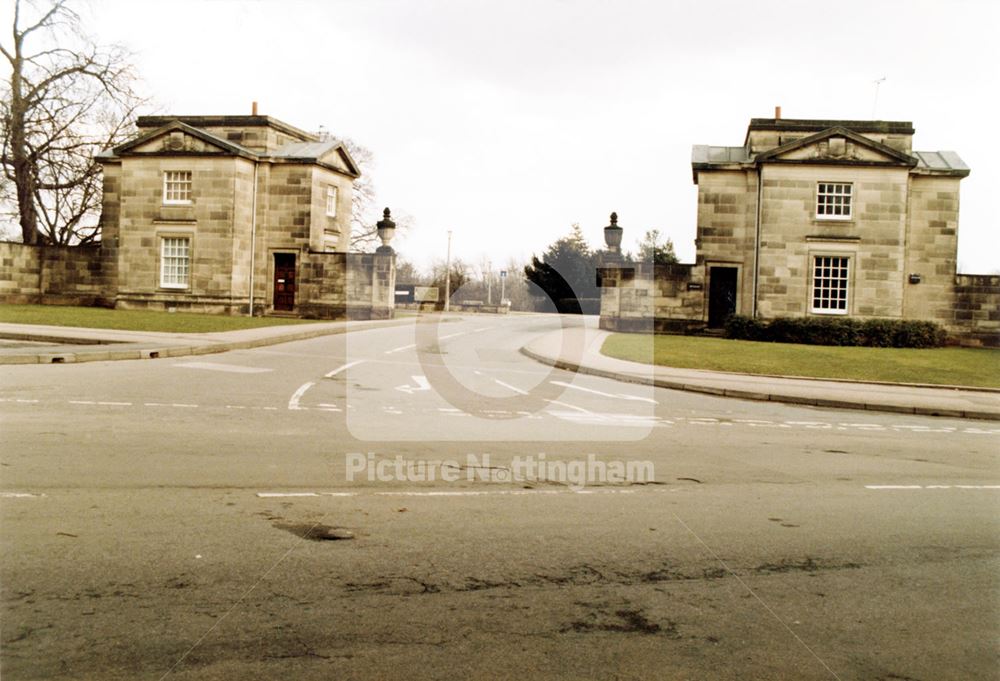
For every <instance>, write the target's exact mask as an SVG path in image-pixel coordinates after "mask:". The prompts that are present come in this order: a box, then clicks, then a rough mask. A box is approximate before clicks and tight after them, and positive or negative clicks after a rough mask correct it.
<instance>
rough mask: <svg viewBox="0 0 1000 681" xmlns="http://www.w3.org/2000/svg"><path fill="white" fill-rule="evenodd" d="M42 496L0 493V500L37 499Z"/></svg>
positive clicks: (24, 493)
mask: <svg viewBox="0 0 1000 681" xmlns="http://www.w3.org/2000/svg"><path fill="white" fill-rule="evenodd" d="M44 496H45V495H44V494H29V493H28V492H0V499H37V498H39V497H44Z"/></svg>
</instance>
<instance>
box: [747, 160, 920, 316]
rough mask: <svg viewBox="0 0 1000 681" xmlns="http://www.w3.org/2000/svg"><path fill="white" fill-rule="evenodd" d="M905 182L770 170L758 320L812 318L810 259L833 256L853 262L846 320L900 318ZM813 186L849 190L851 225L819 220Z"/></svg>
mask: <svg viewBox="0 0 1000 681" xmlns="http://www.w3.org/2000/svg"><path fill="white" fill-rule="evenodd" d="M907 178H908V170H907V169H906V168H856V167H830V168H825V169H824V170H823V171H822V174H821V175H818V174H817V171H816V169H815V168H812V167H809V166H794V165H790V166H778V167H769V168H767V169H766V170H765V172H764V181H763V190H762V197H761V234H760V269H759V272H758V277H759V279H758V285H757V286H758V288H757V293H758V299H757V310H758V315H759V316H761V317H764V318H771V317H801V316H805V315H809V314H812V311H811V308H812V306H811V297H810V288H811V286H812V262H813V258H814V257H816V256H823V255H831V256H846V257H849V258H850V259H851V265H850V268H851V272H850V275H849V276H850V284H849V296H850V297H849V299H848V314H849V315H850V316H852V317H883V318H899V317H902V316H903V285H904V284H903V282H904V274H905V273H904V265H905V259H904V244H905V234H906V213H905V208H906V201H907V186H908V180H907ZM817 181H830V182H850V183H852V184H853V186H854V197H853V210H852V213H853V214H852V216H851V219H850V220H823V219H817V216H816V214H815V213H816V184H817ZM743 297H744V298H749V297H750V296H743ZM742 309H743V306H741V310H742ZM744 314H746V313H744Z"/></svg>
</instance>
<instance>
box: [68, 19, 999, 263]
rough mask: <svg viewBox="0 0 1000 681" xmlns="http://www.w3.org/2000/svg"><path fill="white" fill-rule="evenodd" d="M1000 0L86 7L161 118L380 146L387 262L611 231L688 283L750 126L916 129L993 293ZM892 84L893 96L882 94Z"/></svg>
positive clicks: (513, 253) (597, 236)
mask: <svg viewBox="0 0 1000 681" xmlns="http://www.w3.org/2000/svg"><path fill="white" fill-rule="evenodd" d="M998 6H1000V2H995V1H989V2H986V1H984V2H961V1H958V2H956V1H954V0H951V1H947V2H946V1H943V0H935V1H934V2H905V1H903V0H900V1H898V2H890V1H878V0H866V1H864V2H851V1H849V0H841V1H840V2H836V3H832V4H831V3H807V2H767V1H761V0H756V1H754V2H745V1H741V2H696V3H695V2H692V3H682V2H667V1H664V0H659V1H648V2H647V1H629V0H619V1H618V2H596V1H590V0H584V1H578V0H531V1H522V0H502V1H501V0H493V1H484V2H473V1H460V0H409V1H406V2H403V1H389V0H384V1H383V0H340V1H332V0H326V1H319V0H316V1H301V2H290V1H288V0H280V1H279V0H258V1H256V2H249V1H241V2H230V1H222V0H209V1H199V2H194V1H187V2H185V1H179V0H172V1H171V2H155V1H153V0H146V1H139V0H123V1H119V0H93V2H92V5H91V6H90V8H89V9H86V10H85V11H84V12H83V16H84V21H85V22H86V23H87V24H88V26H89V27H90V28H91V30H92V31H93V32H94V33H95V34H96V36H97V37H98V38H99V39H100V40H102V41H107V42H121V43H124V44H126V45H127V46H129V47H130V48H131V49H132V50H134V52H135V54H136V67H137V69H138V71H139V72H140V74H141V75H142V77H143V80H144V85H145V88H146V91H147V92H148V93H149V94H150V95H152V96H153V97H154V98H155V99H156V100H157V103H158V105H159V109H160V112H161V113H177V114H249V113H250V106H251V102H252V101H253V100H256V101H258V102H259V103H260V104H259V106H260V112H261V113H263V114H268V115H271V116H274V117H277V118H279V119H281V120H284V121H286V122H288V123H290V124H292V125H295V126H298V127H300V128H304V129H306V130H317V129H318V128H319V126H321V125H322V126H324V127H325V128H326V129H328V130H329V131H330V132H331V133H332V134H333V135H335V136H346V137H351V138H353V139H354V140H356V141H357V142H359V143H361V144H363V145H365V146H367V147H369V148H370V149H371V150H372V152H373V153H374V155H375V159H376V162H377V165H376V167H375V168H374V171H373V177H374V181H375V184H376V188H377V191H378V195H379V203H380V204H384V205H388V206H390V207H391V208H392V209H393V212H394V214H408V215H410V216H412V217H413V220H414V228H413V229H412V231H411V232H410V234H408V235H407V236H406V237H405V238H403V239H400V240H398V242H397V243H394V245H395V246H396V247H397V250H398V251H400V253H401V254H402V255H403V256H404V257H406V258H408V259H410V260H412V261H413V262H415V263H417V264H418V265H420V266H426V265H427V264H429V263H430V261H431V260H432V259H435V258H441V259H443V257H444V252H445V247H446V240H447V236H446V234H447V230H453V231H454V241H453V253H454V254H456V255H457V256H460V257H462V258H464V259H466V260H467V261H469V262H472V263H478V262H480V260H481V258H483V257H484V256H488V257H490V258H491V259H492V261H493V263H494V266H495V267H497V266H499V264H500V263H506V262H507V260H508V259H509V258H510V257H517V258H520V259H526V258H527V257H529V256H530V254H531V253H533V252H534V253H540V252H541V251H543V250H544V249H545V247H546V246H547V245H548V244H549V243H551V242H552V241H553V240H555V239H556V238H558V237H560V236H562V235H564V234H565V233H566V232H567V231H568V230H569V227H570V225H571V224H572V223H574V222H578V223H580V225H581V226H582V227H583V230H584V233H585V235H586V236H587V238H588V239H589V240H590V242H591V245H592V246H595V247H599V246H602V245H603V236H602V230H601V228H602V227H603V226H604V225H606V224H607V219H608V214H609V213H610V212H611V211H612V210H616V211H618V214H619V216H620V223H621V225H622V226H623V227H624V228H625V245H626V246H627V247H632V248H634V243H635V241H636V240H637V239H638V238H639V237H640V236H641V234H642V232H643V231H645V230H647V229H650V228H654V227H655V228H658V229H660V230H661V231H662V232H664V233H666V234H667V235H669V236H670V237H671V238H672V239H673V241H674V243H675V245H676V248H677V252H678V254H679V255H680V256H681V258H682V260H684V261H693V258H694V236H695V215H696V188H695V186H694V185H693V184H692V180H691V167H690V153H691V145H693V144H720V145H739V144H742V142H743V137H744V134H745V132H746V126H747V123H748V122H749V119H750V118H751V117H771V116H773V112H774V106H775V105H781V107H782V112H783V116H784V117H786V118H843V119H869V118H872V117H873V110H874V117H875V118H878V119H883V120H906V121H912V122H913V124H914V127H915V128H916V131H917V132H916V135H915V137H914V148H915V149H918V150H941V149H950V150H955V151H957V152H958V153H959V154H960V155H961V157H962V158H963V159H964V160H965V161H966V163H967V164H968V165H969V166H970V167H971V168H972V175H971V176H970V177H969V178H967V179H965V180H963V183H962V210H961V224H960V229H959V235H960V239H959V264H960V268H961V269H962V271H965V272H997V271H1000V247H998V246H1000V240H998V238H997V236H996V234H997V229H998V227H1000V224H998V220H997V211H996V207H995V206H996V204H995V202H994V201H993V199H995V198H996V196H997V194H998V190H1000V142H998V138H1000V131H998V129H997V128H998V123H997V121H998V118H997V113H998V112H997V107H996V104H997V99H998V97H997V93H998V92H1000V75H998V72H1000V50H998V47H997V44H998V40H997V37H996V32H997V29H998V27H1000V11H998V9H997V8H998ZM881 77H885V81H884V82H883V83H882V85H881V87H880V89H879V90H878V98H877V105H876V101H875V99H876V98H875V94H876V86H875V84H874V81H875V80H876V79H878V78H881Z"/></svg>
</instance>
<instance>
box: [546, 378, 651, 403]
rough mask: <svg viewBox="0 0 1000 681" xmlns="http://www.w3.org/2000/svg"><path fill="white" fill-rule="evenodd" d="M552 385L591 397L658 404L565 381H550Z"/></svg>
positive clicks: (648, 399)
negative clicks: (598, 396) (587, 394)
mask: <svg viewBox="0 0 1000 681" xmlns="http://www.w3.org/2000/svg"><path fill="white" fill-rule="evenodd" d="M551 383H552V385H558V386H559V387H561V388H572V389H573V390H579V391H581V392H585V393H591V394H593V395H600V396H601V397H610V398H612V399H617V400H633V401H636V402H649V403H651V404H658V403H657V401H656V400H654V399H650V398H648V397H637V396H635V395H626V394H624V393H606V392H602V391H600V390H594V389H593V388H584V387H583V386H582V385H574V384H573V383H566V382H565V381H551Z"/></svg>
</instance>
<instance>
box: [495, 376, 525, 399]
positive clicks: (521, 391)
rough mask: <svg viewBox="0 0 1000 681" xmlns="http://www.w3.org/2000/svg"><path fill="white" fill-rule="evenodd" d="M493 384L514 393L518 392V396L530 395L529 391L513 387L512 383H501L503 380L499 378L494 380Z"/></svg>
mask: <svg viewBox="0 0 1000 681" xmlns="http://www.w3.org/2000/svg"><path fill="white" fill-rule="evenodd" d="M493 382H494V383H496V384H497V385H499V386H503V387H504V388H507V390H513V391H514V392H516V393H517V394H518V395H527V394H528V391H527V390H521V389H520V388H518V387H517V386H513V385H511V384H510V383H504V382H503V381H501V380H500V379H499V378H494V379H493Z"/></svg>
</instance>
